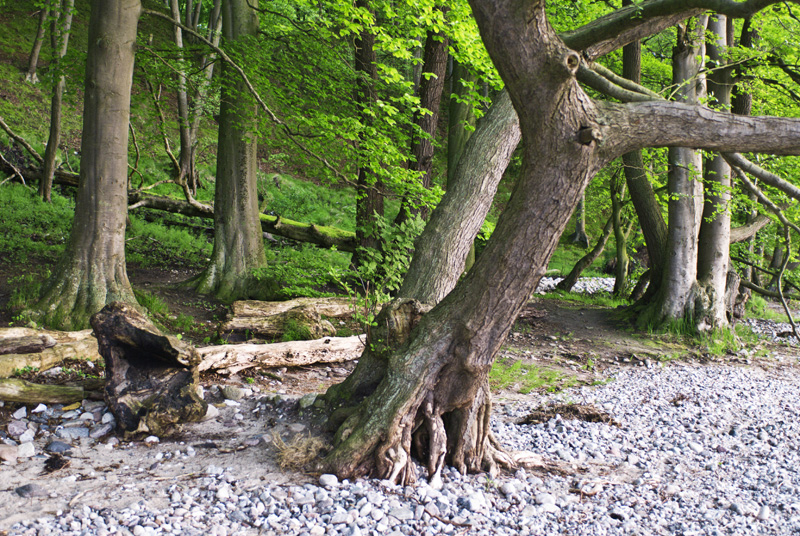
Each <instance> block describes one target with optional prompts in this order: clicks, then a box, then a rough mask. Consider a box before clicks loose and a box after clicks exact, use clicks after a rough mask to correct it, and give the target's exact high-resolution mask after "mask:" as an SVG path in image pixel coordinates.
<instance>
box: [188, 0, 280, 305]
mask: <svg viewBox="0 0 800 536" xmlns="http://www.w3.org/2000/svg"><path fill="white" fill-rule="evenodd" d="M257 7H258V3H257V2H254V1H252V0H230V1H228V2H225V3H224V4H223V6H222V8H223V13H222V21H223V24H222V34H223V39H224V40H225V44H226V46H228V47H230V48H235V47H236V43H237V41H240V42H246V41H247V40H248V39H249V38H250V37H252V36H255V35H256V34H257V32H258V15H257V12H256V10H255V8H257ZM222 78H223V80H224V83H223V85H222V92H221V96H220V99H221V102H220V114H219V141H218V143H217V147H218V149H217V173H216V175H217V180H216V184H215V189H214V207H215V208H216V210H215V211H214V250H213V253H212V255H211V264H210V265H209V266H208V267H207V268H206V269H205V270H204V271H203V273H202V274H200V276H199V277H198V278H197V279H196V281H193V282H192V284H195V285H196V288H197V291H198V292H200V293H203V294H213V295H214V296H216V297H217V298H218V299H220V300H222V301H233V300H237V299H245V298H256V299H258V298H261V297H267V296H266V295H265V287H264V286H262V285H260V284H259V282H258V280H257V279H256V278H255V277H254V275H253V272H254V271H255V270H257V269H259V268H262V267H263V266H265V265H266V257H265V255H264V240H263V239H262V235H261V233H262V231H261V225H260V220H259V211H258V190H257V187H256V178H257V177H256V171H257V154H256V151H257V147H256V136H255V134H254V132H255V128H256V125H255V123H256V119H255V118H256V114H257V110H258V108H257V107H256V104H255V101H254V100H253V98H252V96H251V95H250V94H249V92H248V88H247V86H246V85H245V83H244V82H243V81H242V80H241V79H240V78H239V77H237V76H236V75H235V74H234V73H233V72H232V69H231V67H230V66H229V65H228V64H227V63H224V64H223V66H222Z"/></svg>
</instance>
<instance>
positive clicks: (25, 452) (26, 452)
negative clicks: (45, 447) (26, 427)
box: [17, 441, 36, 458]
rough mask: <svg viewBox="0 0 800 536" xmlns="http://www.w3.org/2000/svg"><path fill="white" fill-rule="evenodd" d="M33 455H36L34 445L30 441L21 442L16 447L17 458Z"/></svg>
mask: <svg viewBox="0 0 800 536" xmlns="http://www.w3.org/2000/svg"><path fill="white" fill-rule="evenodd" d="M34 456H36V447H35V446H34V444H33V443H31V442H30V441H28V442H26V443H21V444H20V445H19V447H17V457H18V458H32V457H34Z"/></svg>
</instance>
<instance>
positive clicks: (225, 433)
mask: <svg viewBox="0 0 800 536" xmlns="http://www.w3.org/2000/svg"><path fill="white" fill-rule="evenodd" d="M33 269H34V270H35V268H33ZM16 275H18V268H17V267H11V266H3V263H2V262H1V261H0V327H6V326H8V325H9V323H10V322H13V313H12V312H11V311H10V310H9V307H8V301H9V297H10V295H11V292H12V290H13V288H14V283H13V278H14V276H16ZM129 275H130V279H131V281H132V283H133V284H134V286H135V287H136V288H137V289H141V290H146V291H147V292H149V293H151V294H153V295H156V296H158V297H160V298H161V299H162V300H163V301H165V302H166V303H167V304H168V306H169V309H170V314H171V315H173V316H174V315H179V314H183V315H187V316H191V317H192V318H193V319H194V325H193V326H192V328H191V329H189V330H187V334H186V338H187V339H188V340H191V341H193V342H195V343H196V344H198V345H202V344H201V341H203V340H204V339H206V338H208V337H213V336H214V335H215V332H216V324H217V323H218V322H219V321H220V320H221V319H222V318H223V317H224V314H225V311H226V308H225V306H224V305H223V304H220V303H217V302H214V301H213V300H209V299H207V298H205V297H200V296H197V295H194V294H193V293H191V292H189V291H186V290H185V289H177V288H176V283H179V282H180V281H183V280H185V279H186V278H187V277H189V276H190V275H192V274H190V273H189V272H186V271H181V270H152V269H136V268H135V267H132V268H131V269H130V271H129ZM776 352H780V353H781V354H782V355H783V356H786V357H789V359H782V360H775V359H774V358H773V357H772V356H773V355H774V354H775V353H776ZM354 357H357V356H354ZM797 358H800V350H798V349H797V348H796V347H792V346H787V345H783V344H778V345H776V344H775V343H772V342H767V341H764V342H759V343H756V347H751V348H748V351H747V352H746V353H742V352H737V353H732V352H731V353H726V354H723V355H711V354H709V353H708V352H707V351H704V350H703V349H701V348H698V347H692V346H687V345H686V344H685V343H682V342H681V341H680V340H679V339H678V338H677V337H674V336H664V335H652V334H642V333H637V332H635V331H634V330H633V328H632V327H631V326H630V323H629V321H626V320H624V319H623V318H622V315H621V314H620V311H617V310H614V309H609V308H604V307H595V306H589V305H585V304H577V303H573V302H565V301H557V300H553V299H549V298H543V297H540V296H536V297H534V299H532V300H531V302H530V303H529V304H528V306H527V307H526V308H525V310H524V311H523V313H522V315H521V316H520V318H519V319H518V321H517V323H516V325H515V327H514V329H513V331H512V333H511V335H510V336H509V338H508V340H507V341H506V344H505V345H504V346H503V348H502V350H501V353H500V355H499V356H498V364H499V365H500V366H499V368H498V370H499V373H498V374H496V375H493V376H492V382H493V384H494V387H495V389H496V390H495V404H496V406H497V407H498V411H497V412H496V415H497V418H501V419H502V418H504V417H503V415H505V412H504V411H502V407H503V406H504V405H505V404H509V403H514V402H517V401H520V400H523V399H524V400H526V401H529V402H534V403H538V402H537V400H539V399H543V398H544V396H546V394H547V391H548V390H549V391H552V390H554V389H556V390H557V389H560V388H565V387H570V386H573V385H580V384H583V385H590V384H594V383H603V382H607V381H611V380H612V378H613V377H614V375H615V374H616V373H617V372H618V371H619V370H620V369H621V368H626V367H651V366H657V365H658V364H659V363H673V362H678V363H683V364H686V363H689V364H692V365H696V366H703V365H704V364H706V363H716V364H721V363H727V364H730V365H733V366H755V367H763V368H776V367H778V368H782V367H792V368H796V365H795V363H797V361H798V359H797ZM66 365H69V366H70V367H71V368H72V369H73V370H74V371H75V372H73V374H92V373H94V374H97V373H100V374H102V370H98V369H96V368H94V367H92V366H91V365H86V364H85V363H84V364H80V363H69V364H66ZM354 366H355V361H352V362H349V363H345V364H342V365H336V366H331V365H321V366H307V367H297V368H288V369H286V368H281V369H276V370H269V371H249V372H245V373H243V374H241V375H238V376H221V375H217V374H207V375H204V376H202V377H201V383H202V384H203V386H204V388H205V392H206V400H207V401H209V403H213V404H214V405H215V407H217V408H218V411H219V414H218V416H216V417H215V418H212V419H209V420H205V421H203V422H199V423H193V424H188V425H184V426H183V427H182V428H181V429H180V431H179V432H178V433H177V434H176V435H174V436H173V437H164V438H159V440H158V441H157V442H150V443H147V442H145V441H142V440H141V438H140V439H139V440H136V441H127V440H121V441H120V440H119V439H118V438H115V437H113V436H106V437H103V438H101V439H100V440H99V441H95V440H91V439H89V438H74V439H72V440H71V441H70V440H64V441H65V442H67V443H69V444H70V445H71V446H72V450H71V453H70V455H69V456H64V457H63V458H62V459H61V462H60V463H61V464H62V465H61V466H59V467H55V468H53V467H54V466H53V464H54V462H53V459H54V458H57V455H55V454H52V453H48V452H46V451H45V446H46V445H48V444H49V442H50V441H51V440H52V439H54V432H55V431H56V430H58V427H59V426H62V427H63V426H65V424H67V423H66V421H65V419H64V417H63V414H64V413H63V411H62V408H55V409H56V412H55V413H54V416H53V417H52V418H50V419H48V420H45V421H44V423H43V424H45V428H49V431H48V430H45V431H42V429H41V428H40V429H39V431H38V432H37V435H36V439H35V440H34V445H35V455H34V456H33V457H28V458H19V459H17V460H16V463H14V464H11V463H4V464H3V465H0V493H2V494H3V495H2V498H3V500H2V503H3V505H2V506H0V534H2V533H3V531H5V530H8V529H9V528H10V527H11V525H13V523H15V522H17V521H20V520H25V519H35V518H39V517H42V516H46V515H53V514H55V513H56V512H57V511H58V510H67V509H69V508H71V507H76V506H80V505H88V506H90V507H93V508H112V509H114V508H124V507H127V506H129V505H131V504H134V503H137V502H141V501H144V504H145V505H149V506H151V507H153V508H156V509H159V508H162V507H164V505H167V504H169V501H170V498H169V496H168V493H167V492H166V489H167V487H168V486H169V485H172V484H175V483H181V482H185V483H186V485H187V486H191V482H192V481H193V480H194V479H197V478H200V477H201V476H202V475H204V474H208V473H209V472H213V471H215V470H216V469H215V468H226V474H230V475H232V477H234V478H236V479H237V481H238V482H239V485H240V486H242V487H243V488H244V489H248V488H254V487H256V486H258V485H262V484H264V483H265V482H270V483H272V484H275V483H278V484H280V483H286V484H289V483H293V484H297V483H305V482H312V481H314V480H315V479H316V475H311V474H307V473H303V472H299V471H298V470H297V469H292V468H289V469H287V468H282V467H280V463H279V462H280V459H281V454H282V453H288V454H289V456H288V457H289V458H291V456H292V454H293V451H291V449H289V450H287V444H291V443H292V441H293V439H298V440H303V439H307V438H309V437H312V436H319V437H322V438H323V440H324V441H327V440H328V439H329V436H328V435H327V434H326V433H325V432H324V430H323V428H324V427H323V417H324V416H323V415H322V414H321V413H320V412H318V411H317V410H315V409H314V408H313V407H312V408H308V409H306V410H300V409H299V407H298V403H297V399H298V398H299V397H301V396H302V395H305V394H307V393H320V392H323V391H324V390H325V389H327V387H329V386H330V385H331V384H333V383H337V382H339V381H341V380H342V379H343V378H344V377H345V376H346V375H347V374H348V373H349V372H350V371H351V370H352V368H353V367H354ZM81 370H82V372H80V371H81ZM42 372H43V371H29V372H28V373H26V374H24V375H23V376H22V377H24V378H25V379H29V380H31V381H50V382H52V381H68V380H69V379H70V378H69V377H64V375H63V374H61V375H58V376H47V375H45V374H42ZM792 372H793V373H795V372H796V371H792ZM54 378H55V380H54ZM73 379H74V378H73ZM537 382H538V383H537ZM225 385H230V386H234V387H236V388H238V389H239V393H240V394H241V395H242V396H241V398H240V399H239V400H231V399H226V398H225V397H224V396H223V393H222V390H221V387H222V386H225ZM540 385H541V386H540ZM98 404H99V406H100V408H101V407H102V403H99V402H89V401H86V402H85V403H84V407H83V409H82V410H81V411H82V412H86V411H87V410H88V411H91V408H94V411H95V412H97V411H98ZM35 406H36V404H35V403H32V404H30V405H28V407H27V415H28V416H29V417H32V414H31V413H30V411H31V410H32V409H33V408H34V407H35ZM19 408H20V405H18V404H5V406H3V407H0V439H5V438H6V437H8V436H7V434H6V431H7V429H8V427H9V424H10V423H11V421H12V420H13V418H12V417H11V415H12V413H14V412H15V411H17V410H18V409H19ZM66 409H69V408H66ZM99 411H100V412H101V413H102V411H103V410H102V409H99ZM79 413H80V412H79ZM40 421H41V419H40ZM2 454H3V453H2V452H0V456H1V455H2ZM57 461H58V460H57ZM57 465H58V464H57ZM28 484H33V485H34V488H35V489H36V490H38V491H37V493H36V494H34V495H37V494H38V495H40V496H35V497H33V498H30V497H21V496H20V495H19V493H15V492H14V491H15V490H16V489H18V488H19V487H20V486H25V485H28ZM36 486H38V487H36Z"/></svg>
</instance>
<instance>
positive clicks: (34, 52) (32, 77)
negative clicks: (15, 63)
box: [25, 8, 50, 84]
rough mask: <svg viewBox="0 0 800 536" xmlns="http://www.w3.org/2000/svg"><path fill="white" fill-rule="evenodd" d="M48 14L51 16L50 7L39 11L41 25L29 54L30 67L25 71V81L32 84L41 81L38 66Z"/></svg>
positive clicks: (38, 27) (37, 29)
mask: <svg viewBox="0 0 800 536" xmlns="http://www.w3.org/2000/svg"><path fill="white" fill-rule="evenodd" d="M48 16H50V10H49V9H48V8H42V9H41V10H40V11H39V25H38V26H37V28H36V36H35V37H34V38H33V46H32V47H31V53H30V55H29V56H28V69H27V71H25V81H26V82H30V83H31V84H36V83H38V82H39V77H38V76H36V68H37V67H38V65H39V53H40V52H41V51H42V41H43V40H44V32H45V29H46V27H47V26H46V23H47V17H48Z"/></svg>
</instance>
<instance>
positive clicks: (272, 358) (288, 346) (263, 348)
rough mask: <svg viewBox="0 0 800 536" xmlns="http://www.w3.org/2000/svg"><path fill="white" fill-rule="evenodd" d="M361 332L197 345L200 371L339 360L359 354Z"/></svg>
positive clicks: (310, 363)
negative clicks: (294, 338) (279, 340)
mask: <svg viewBox="0 0 800 536" xmlns="http://www.w3.org/2000/svg"><path fill="white" fill-rule="evenodd" d="M364 339H365V337H364V336H363V335H353V336H352V337H324V338H321V339H317V340H314V341H291V342H278V343H274V344H223V345H218V346H207V347H205V348H198V349H197V353H198V354H199V355H200V357H201V358H202V361H200V364H199V366H198V369H199V370H200V371H209V370H211V371H215V372H218V373H220V374H235V373H237V372H239V371H241V370H244V369H247V368H253V367H258V368H265V369H266V368H275V367H297V366H301V365H312V364H314V363H343V362H345V361H352V360H353V359H358V358H359V357H360V356H361V352H362V351H363V350H364V343H363V340H364Z"/></svg>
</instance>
